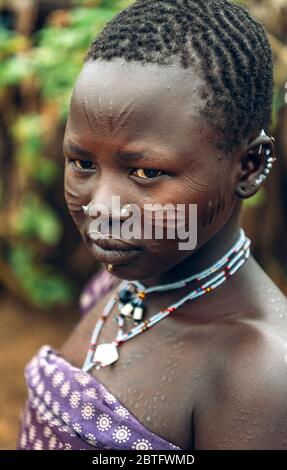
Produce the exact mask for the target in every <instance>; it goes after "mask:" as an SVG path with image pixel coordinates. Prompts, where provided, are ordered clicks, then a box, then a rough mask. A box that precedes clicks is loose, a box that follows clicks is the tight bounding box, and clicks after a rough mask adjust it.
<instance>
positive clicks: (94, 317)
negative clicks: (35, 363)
mask: <svg viewBox="0 0 287 470" xmlns="http://www.w3.org/2000/svg"><path fill="white" fill-rule="evenodd" d="M115 289H116V287H115V288H113V289H111V290H110V291H109V292H107V293H106V294H105V295H104V296H103V297H102V298H101V299H100V300H99V301H98V302H97V304H96V305H95V306H94V307H92V308H91V309H90V310H89V312H88V313H86V314H85V316H84V317H83V318H82V319H81V320H80V321H79V322H78V323H77V324H76V326H75V328H74V329H73V330H72V332H71V334H70V335H69V336H68V338H67V339H66V340H65V342H64V343H63V344H62V345H61V346H60V347H59V348H58V352H59V353H60V355H61V356H62V357H64V358H65V359H66V360H67V361H68V362H70V363H71V364H72V365H74V366H76V367H82V365H83V363H84V360H85V357H86V354H87V351H88V347H89V342H90V338H91V334H92V331H93V329H94V327H95V324H96V322H97V321H98V319H99V318H100V315H101V314H102V312H103V308H104V306H105V305H106V303H107V301H108V299H109V298H110V296H111V295H112V294H113V293H114V291H115Z"/></svg>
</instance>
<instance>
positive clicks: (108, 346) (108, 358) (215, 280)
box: [82, 229, 251, 372]
mask: <svg viewBox="0 0 287 470" xmlns="http://www.w3.org/2000/svg"><path fill="white" fill-rule="evenodd" d="M250 244H251V242H250V240H249V238H247V237H246V236H245V233H244V230H243V229H240V236H239V239H238V241H237V242H236V243H235V245H234V246H233V247H232V248H231V249H230V250H229V251H228V252H227V253H226V254H225V255H224V256H223V257H222V258H220V259H219V260H218V261H216V262H215V263H214V264H213V265H212V266H210V267H209V268H207V269H205V270H203V271H201V272H199V273H196V274H193V275H192V276H190V277H188V278H186V279H183V280H181V281H177V282H174V283H169V284H163V285H158V286H152V287H149V288H146V287H145V286H144V285H143V284H142V283H140V282H139V281H123V282H122V283H121V284H120V286H119V288H118V291H119V292H122V295H121V296H120V295H112V296H111V297H110V299H109V300H108V302H107V304H106V306H105V308H104V310H103V313H102V315H101V317H100V319H99V320H98V321H97V323H96V326H95V328H94V331H93V333H92V336H91V340H90V347H89V350H88V353H87V355H86V359H85V362H84V365H83V367H82V370H83V371H85V372H87V371H89V370H90V369H91V368H92V367H94V366H96V369H101V368H103V367H106V366H108V365H111V364H113V363H114V362H116V361H117V360H118V359H119V352H118V348H119V347H120V346H122V345H123V344H124V343H125V342H126V341H128V340H130V339H132V338H134V337H135V336H137V335H139V334H141V333H144V332H145V331H146V330H148V329H150V328H152V327H153V326H154V325H155V324H156V323H158V322H159V321H160V320H163V319H164V318H165V317H167V316H168V315H170V314H171V313H173V312H175V311H176V310H177V309H178V308H179V307H181V306H182V305H184V304H185V303H187V302H189V301H191V300H193V299H196V298H197V297H200V296H201V295H205V294H207V293H210V292H212V291H213V290H214V289H216V288H217V287H218V286H220V285H221V284H222V283H223V282H225V281H226V280H227V279H229V278H230V277H231V276H232V275H233V274H235V273H236V271H238V269H239V268H240V267H241V266H242V265H243V264H244V263H245V261H246V260H247V259H248V257H249V255H250ZM210 276H211V277H210ZM208 277H210V279H208V280H207V281H206V282H205V283H203V284H202V280H203V279H205V278H208ZM192 281H196V282H197V285H196V286H195V287H194V288H192V290H191V291H190V292H189V293H188V294H187V295H185V296H184V297H183V298H181V299H180V300H178V301H177V302H175V303H173V304H172V305H170V306H169V307H167V308H165V309H163V310H160V311H159V312H157V313H155V314H154V315H152V316H151V317H150V319H149V320H148V321H143V322H141V323H139V324H136V325H135V326H134V328H132V329H131V330H130V331H129V332H128V333H126V332H125V331H124V327H125V320H124V318H125V316H126V315H128V314H127V310H130V308H129V309H126V310H125V311H124V312H123V308H124V307H123V301H124V295H123V292H126V291H127V290H128V289H129V288H130V287H131V286H135V287H136V288H137V289H139V292H140V293H141V297H140V300H142V298H143V296H145V295H146V294H148V293H151V292H155V291H157V292H158V291H165V290H170V289H177V288H180V287H184V286H186V285H187V284H188V283H190V282H192ZM130 292H131V293H132V291H130ZM126 299H128V296H126ZM117 302H118V303H119V307H120V314H119V315H118V316H117V317H116V319H117V322H118V324H119V330H118V333H117V336H116V339H115V340H114V341H113V342H112V343H105V344H100V345H97V341H98V338H99V335H100V332H101V330H102V328H103V325H104V323H105V321H106V319H107V317H108V316H109V314H110V313H111V311H112V309H113V307H114V305H115V304H116V303H117ZM128 302H129V301H128ZM126 305H128V303H126Z"/></svg>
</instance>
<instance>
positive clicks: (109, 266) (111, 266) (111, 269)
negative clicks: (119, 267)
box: [107, 264, 114, 273]
mask: <svg viewBox="0 0 287 470" xmlns="http://www.w3.org/2000/svg"><path fill="white" fill-rule="evenodd" d="M113 267H114V266H113V265H112V264H108V265H107V270H108V271H109V273H111V272H112V271H113Z"/></svg>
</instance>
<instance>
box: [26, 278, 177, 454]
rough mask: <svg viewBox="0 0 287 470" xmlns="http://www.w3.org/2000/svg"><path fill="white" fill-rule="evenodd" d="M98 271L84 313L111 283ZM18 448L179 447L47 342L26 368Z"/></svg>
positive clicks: (86, 296)
mask: <svg viewBox="0 0 287 470" xmlns="http://www.w3.org/2000/svg"><path fill="white" fill-rule="evenodd" d="M115 279H116V278H115V277H114V276H112V275H111V274H110V273H107V272H106V271H102V270H101V271H99V272H98V273H97V274H96V275H95V276H94V277H93V278H92V279H91V281H90V282H89V283H88V284H87V286H86V287H85V289H84V290H83V293H82V295H81V298H80V307H81V311H82V313H83V314H85V313H86V312H87V311H88V309H89V308H91V306H93V305H94V304H95V303H96V302H97V301H98V300H99V299H100V297H101V296H103V295H104V294H105V293H106V292H108V291H109V289H110V288H111V287H112V286H113V284H114V281H115ZM25 379H26V383H27V387H28V399H27V400H26V403H25V407H24V410H23V412H22V417H21V425H20V433H19V438H18V444H17V450H93V449H98V450H105V449H113V450H114V449H115V450H116V449H118V450H126V449H128V450H132V449H134V450H148V449H153V450H163V449H166V450H181V449H180V447H178V446H176V445H175V444H173V443H171V442H168V441H167V440H165V439H164V438H162V437H161V436H158V435H156V434H154V433H153V432H151V431H149V430H148V429H147V428H146V427H144V426H143V425H142V424H141V423H140V421H138V420H137V418H136V417H135V416H134V415H133V414H132V413H131V412H130V411H129V410H128V409H127V408H126V407H125V406H123V404H122V403H121V402H120V401H119V400H118V399H117V398H116V397H115V396H114V395H112V394H111V393H110V392H109V390H108V389H107V388H106V387H105V386H104V385H103V384H101V383H100V382H99V381H98V380H97V379H96V378H94V377H93V376H92V375H90V374H89V373H86V372H83V371H82V370H81V369H79V368H77V367H74V366H72V365H71V364H70V363H69V362H68V361H66V360H65V359H64V358H63V357H61V356H60V354H59V353H58V352H57V351H55V350H53V349H52V348H51V347H50V346H48V345H44V346H42V347H41V348H40V350H39V351H38V352H37V353H36V355H35V356H34V357H33V358H32V359H31V360H30V362H29V363H28V364H27V365H26V367H25Z"/></svg>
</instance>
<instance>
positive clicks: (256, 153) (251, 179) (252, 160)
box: [235, 131, 276, 199]
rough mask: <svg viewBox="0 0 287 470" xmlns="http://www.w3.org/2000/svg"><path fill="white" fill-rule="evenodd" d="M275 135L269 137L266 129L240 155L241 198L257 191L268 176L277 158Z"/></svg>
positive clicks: (239, 193)
mask: <svg viewBox="0 0 287 470" xmlns="http://www.w3.org/2000/svg"><path fill="white" fill-rule="evenodd" d="M274 140H275V139H274V137H269V136H267V135H266V134H265V132H264V131H262V132H261V134H260V135H259V136H258V137H257V138H256V139H253V140H251V141H249V142H248V143H247V145H246V146H245V148H244V150H243V151H242V152H241V153H240V154H239V156H238V163H239V171H238V180H237V183H236V191H235V192H236V194H237V196H239V197H240V198H241V199H247V198H249V197H251V196H253V195H254V194H256V193H257V191H258V190H259V188H260V186H261V185H262V183H263V182H264V181H265V179H266V178H267V176H268V174H269V173H270V170H271V168H272V164H273V162H274V161H275V160H276V157H275V147H274V143H273V142H274Z"/></svg>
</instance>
